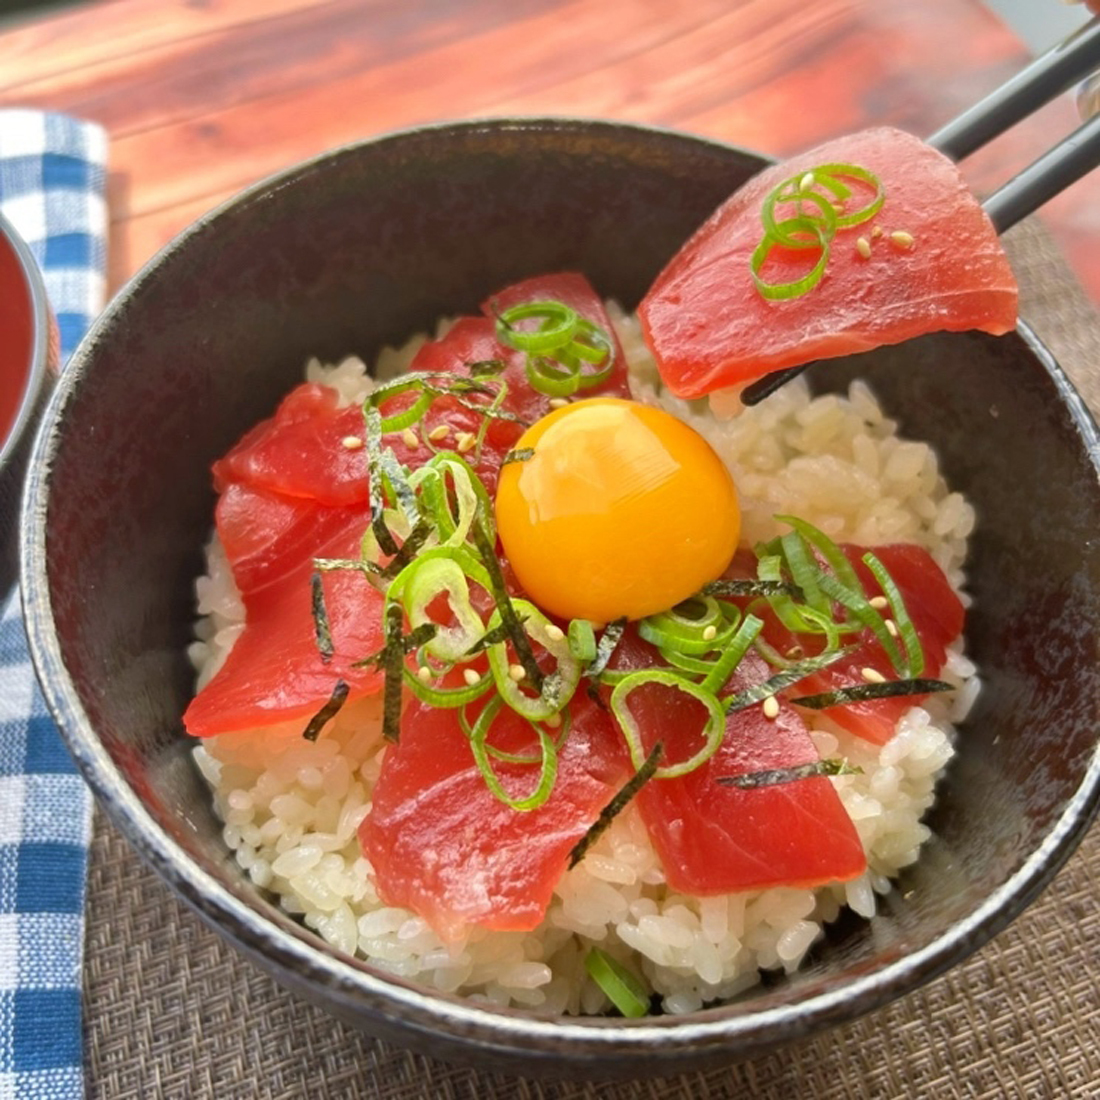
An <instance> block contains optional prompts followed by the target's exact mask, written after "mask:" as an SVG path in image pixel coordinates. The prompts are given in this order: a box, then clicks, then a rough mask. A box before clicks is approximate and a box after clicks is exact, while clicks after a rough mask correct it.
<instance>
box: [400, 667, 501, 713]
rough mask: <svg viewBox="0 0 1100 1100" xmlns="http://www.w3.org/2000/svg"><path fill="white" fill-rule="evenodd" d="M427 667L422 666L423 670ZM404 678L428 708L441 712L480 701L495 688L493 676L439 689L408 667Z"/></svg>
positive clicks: (410, 688)
mask: <svg viewBox="0 0 1100 1100" xmlns="http://www.w3.org/2000/svg"><path fill="white" fill-rule="evenodd" d="M426 667H427V666H426V665H421V668H426ZM402 676H403V679H404V683H405V686H406V687H407V688H408V689H409V691H411V692H412V693H413V695H415V696H416V697H417V698H418V699H420V700H422V701H423V702H425V703H427V704H428V706H430V707H438V708H439V709H440V710H453V709H454V708H456V707H464V706H466V705H467V704H469V703H472V702H474V701H475V700H477V699H480V698H481V697H482V696H483V695H485V694H486V692H488V691H491V690H492V688H493V678H492V677H491V676H481V677H479V678H478V680H477V681H475V682H474V683H472V684H465V683H463V684H460V685H458V686H456V687H439V686H438V685H436V684H431V683H425V682H424V681H423V680H421V679H420V677H419V676H417V675H416V673H415V672H413V670H412V669H411V668H409V667H408V666H407V665H406V666H404V667H403V670H402Z"/></svg>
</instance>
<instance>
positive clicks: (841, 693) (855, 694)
mask: <svg viewBox="0 0 1100 1100" xmlns="http://www.w3.org/2000/svg"><path fill="white" fill-rule="evenodd" d="M954 690H955V685H954V684H949V683H948V682H947V681H946V680H923V679H910V680H884V681H883V682H882V683H880V684H852V685H850V686H849V687H842V688H837V689H836V690H835V691H824V692H821V693H820V694H819V695H802V696H800V697H799V698H797V699H792V700H791V702H792V703H794V704H795V705H796V706H800V707H807V708H808V709H810V710H826V709H828V708H829V707H839V706H844V705H845V704H847V703H866V702H870V701H872V700H875V699H891V698H894V697H896V696H899V695H933V694H935V693H936V692H940V691H954Z"/></svg>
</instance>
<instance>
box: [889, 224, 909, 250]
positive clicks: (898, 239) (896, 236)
mask: <svg viewBox="0 0 1100 1100" xmlns="http://www.w3.org/2000/svg"><path fill="white" fill-rule="evenodd" d="M890 240H891V241H893V243H894V244H896V245H897V246H898V248H912V247H913V234H912V233H906V232H905V230H904V229H895V230H894V232H893V233H891V234H890Z"/></svg>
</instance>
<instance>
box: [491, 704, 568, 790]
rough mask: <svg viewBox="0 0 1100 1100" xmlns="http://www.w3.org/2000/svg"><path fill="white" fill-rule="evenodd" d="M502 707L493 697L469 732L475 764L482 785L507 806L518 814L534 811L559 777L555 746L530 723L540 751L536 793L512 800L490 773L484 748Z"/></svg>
mask: <svg viewBox="0 0 1100 1100" xmlns="http://www.w3.org/2000/svg"><path fill="white" fill-rule="evenodd" d="M503 705H504V701H503V700H502V699H501V698H500V696H495V697H494V698H492V699H490V700H489V702H488V703H486V704H485V707H484V709H483V710H482V712H481V713H480V714H479V715H478V716H477V720H476V721H475V722H474V724H473V727H472V729H471V731H470V749H471V750H472V751H473V754H474V762H475V763H476V764H477V768H478V771H480V772H481V776H482V778H483V779H484V780H485V785H486V786H487V787H488V788H489V790H490V791H492V792H493V794H494V795H495V796H496V797H497V798H498V799H499V800H500V801H501V802H503V803H504V804H505V805H506V806H508V807H510V808H511V809H513V810H519V811H521V812H526V811H529V810H537V809H538V808H539V807H540V806H541V805H543V803H545V802H546V800H547V799H548V798H549V797H550V793H551V791H552V790H553V789H554V780H555V779H557V775H558V750H557V746H556V745H555V743H554V739H553V738H552V737H551V736H550V735H549V734H548V733H547V732H546V730H544V729H542V728H541V727H539V726H538V725H536V724H535V723H533V722H532V723H531V728H532V729H534V731H535V735H536V736H537V737H538V739H539V748H540V749H541V750H542V753H541V757H540V761H541V767H540V768H539V777H538V782H537V783H536V784H535V789H534V790H533V791H532V792H531V793H530V794H529V795H527V796H526V797H525V798H514V797H513V796H512V795H510V794H509V793H508V792H507V791H506V790H505V789H504V785H503V784H502V783H501V781H500V780H499V779H498V778H497V774H496V772H495V771H494V770H493V765H492V762H491V760H490V759H489V752H488V746H487V741H488V737H489V732H490V730H491V728H492V725H493V722H494V720H495V719H496V716H497V715H498V714H499V713H500V709H501V707H502V706H503Z"/></svg>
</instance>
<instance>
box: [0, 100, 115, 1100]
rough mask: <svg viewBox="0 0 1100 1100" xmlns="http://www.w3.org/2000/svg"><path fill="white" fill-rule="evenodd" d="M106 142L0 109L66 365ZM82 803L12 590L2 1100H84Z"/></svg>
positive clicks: (102, 246)
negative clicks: (40, 687) (37, 678)
mask: <svg viewBox="0 0 1100 1100" xmlns="http://www.w3.org/2000/svg"><path fill="white" fill-rule="evenodd" d="M106 153H107V138H106V134H105V133H104V132H103V130H102V129H101V128H100V127H99V126H96V125H95V124H93V123H89V122H83V121H80V120H78V119H74V118H68V117H66V116H64V115H57V114H44V113H42V112H41V111H31V110H0V211H2V212H3V214H4V216H5V217H6V218H7V219H8V221H10V222H11V224H12V225H13V226H14V227H15V229H16V231H17V232H18V233H19V234H20V236H22V237H23V239H24V240H25V241H26V242H27V244H28V245H29V246H30V249H31V252H32V253H33V254H34V256H35V258H36V259H37V260H38V263H39V265H40V266H41V268H42V271H43V273H44V276H45V283H46V292H47V295H48V297H49V299H50V304H51V305H52V307H53V310H54V313H55V315H56V317H57V322H58V328H59V329H60V333H61V358H62V362H65V360H67V359H68V357H69V355H70V353H71V352H72V350H73V348H74V347H75V346H76V345H77V343H78V342H79V341H80V338H81V337H82V336H83V335H84V332H85V331H86V330H87V328H88V326H89V325H90V324H91V322H92V320H93V319H94V318H95V316H96V314H97V313H99V311H100V310H101V309H102V307H103V304H104V297H105V293H106V238H107V216H106V200H105V194H104V192H105V176H106V173H105V164H106ZM91 822H92V804H91V796H90V794H89V793H88V790H87V788H86V787H85V786H84V782H83V780H82V779H81V778H80V776H79V775H78V774H77V772H76V769H75V767H74V765H73V762H72V760H71V759H70V757H69V754H68V752H67V750H66V749H65V747H64V745H63V744H62V741H61V738H60V736H59V735H58V732H57V729H56V728H55V726H54V724H53V722H52V720H51V719H50V717H49V715H48V713H47V711H46V705H45V703H44V701H43V699H42V696H41V694H40V693H39V690H38V686H37V684H36V683H35V679H34V672H33V670H32V668H31V662H30V657H29V656H28V653H27V645H26V640H25V637H24V634H23V622H22V617H21V614H20V607H19V598H18V593H16V594H14V595H12V596H11V597H10V598H9V599H8V600H7V601H6V603H5V605H4V606H3V611H2V615H0V1100H16V1098H18V1100H23V1098H27V1100H29V1098H31V1097H34V1098H35V1100H74V1098H79V1097H81V1096H83V1094H84V1075H83V1068H82V1042H81V1009H80V993H81V963H82V957H83V949H84V879H85V873H86V869H87V854H88V842H89V840H90V838H91Z"/></svg>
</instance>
